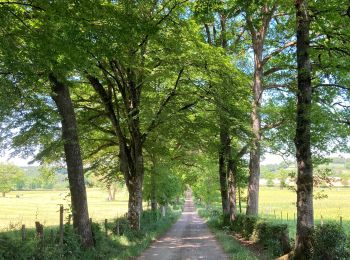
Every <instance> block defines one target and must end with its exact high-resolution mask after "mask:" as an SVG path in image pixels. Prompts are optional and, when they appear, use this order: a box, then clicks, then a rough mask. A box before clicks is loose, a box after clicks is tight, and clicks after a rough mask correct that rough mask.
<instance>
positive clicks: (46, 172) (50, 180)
mask: <svg viewBox="0 0 350 260" xmlns="http://www.w3.org/2000/svg"><path fill="white" fill-rule="evenodd" d="M39 181H40V182H41V187H42V188H44V189H52V188H53V187H54V185H55V183H56V169H55V168H53V167H50V166H48V165H42V166H41V167H40V168H39Z"/></svg>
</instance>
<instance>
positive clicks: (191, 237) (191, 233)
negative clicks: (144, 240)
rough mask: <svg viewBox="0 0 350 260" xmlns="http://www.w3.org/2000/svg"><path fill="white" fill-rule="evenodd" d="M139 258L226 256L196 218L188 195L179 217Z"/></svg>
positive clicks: (226, 257)
mask: <svg viewBox="0 0 350 260" xmlns="http://www.w3.org/2000/svg"><path fill="white" fill-rule="evenodd" d="M137 259H139V260H141V259H142V260H144V259H146V260H167V259H171V260H175V259H184V260H192V259H215V260H216V259H229V257H228V256H227V255H225V253H224V252H223V250H222V248H221V246H220V245H219V244H218V242H217V241H216V240H215V237H214V235H213V234H212V233H211V232H210V231H209V229H208V227H207V225H206V224H205V223H204V221H203V220H202V219H201V218H199V216H198V215H197V212H196V210H195V207H194V206H193V202H192V198H191V196H190V195H188V197H187V199H186V202H185V208H184V212H183V213H182V215H181V218H180V219H179V220H178V221H177V222H176V223H175V224H174V225H173V226H172V227H171V229H170V230H169V231H168V232H167V233H166V234H165V235H163V236H162V237H161V238H159V239H158V240H157V241H155V242H153V243H152V244H151V246H150V247H149V248H148V249H146V250H145V251H144V252H143V253H142V255H141V256H140V257H138V258H137Z"/></svg>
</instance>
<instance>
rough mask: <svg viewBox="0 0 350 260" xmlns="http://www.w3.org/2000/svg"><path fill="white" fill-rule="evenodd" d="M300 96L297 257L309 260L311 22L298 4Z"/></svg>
mask: <svg viewBox="0 0 350 260" xmlns="http://www.w3.org/2000/svg"><path fill="white" fill-rule="evenodd" d="M295 8H296V20H297V26H296V28H297V29H296V30H297V66H298V92H297V115H296V123H297V126H296V133H295V139H294V141H295V147H296V158H297V174H298V175H297V231H296V240H295V249H294V257H295V258H296V259H308V258H310V256H311V249H312V230H313V226H314V215H313V197H312V196H313V171H312V168H313V167H312V159H311V142H310V141H311V136H310V135H311V133H310V126H311V120H310V116H311V97H312V88H311V63H310V56H309V52H310V39H309V30H310V18H309V14H308V6H307V1H304V0H296V2H295Z"/></svg>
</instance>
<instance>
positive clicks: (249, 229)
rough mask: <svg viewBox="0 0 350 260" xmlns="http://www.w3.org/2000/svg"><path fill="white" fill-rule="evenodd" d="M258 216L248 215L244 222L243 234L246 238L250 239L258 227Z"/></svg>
mask: <svg viewBox="0 0 350 260" xmlns="http://www.w3.org/2000/svg"><path fill="white" fill-rule="evenodd" d="M257 222H258V218H257V217H256V216H251V215H247V216H246V217H245V220H244V223H243V236H244V238H245V239H250V237H251V236H252V235H253V233H254V230H255V228H256V224H257Z"/></svg>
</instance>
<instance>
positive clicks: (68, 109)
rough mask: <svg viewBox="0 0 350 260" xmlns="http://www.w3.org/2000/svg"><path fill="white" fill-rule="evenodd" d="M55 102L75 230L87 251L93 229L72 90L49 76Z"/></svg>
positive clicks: (90, 243)
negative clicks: (60, 129)
mask: <svg viewBox="0 0 350 260" xmlns="http://www.w3.org/2000/svg"><path fill="white" fill-rule="evenodd" d="M49 80H50V82H51V84H52V85H51V86H52V87H51V88H52V92H53V94H52V99H53V100H54V102H55V103H56V106H57V109H58V112H59V114H60V116H61V123H62V139H63V143H64V152H65V156H66V163H67V171H68V181H69V189H70V194H71V204H72V214H73V227H74V229H75V230H76V232H77V234H78V235H79V236H80V237H81V239H82V244H83V245H84V246H85V247H91V246H93V244H94V243H93V239H92V232H91V225H90V221H89V212H88V204H87V197H86V189H85V182H84V172H83V162H82V158H81V152H80V145H79V138H78V131H77V122H76V118H75V113H74V108H73V104H72V100H71V98H70V93H69V89H68V87H67V86H66V85H65V84H63V83H62V82H60V81H58V80H57V78H56V77H55V76H54V75H53V74H50V75H49Z"/></svg>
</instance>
